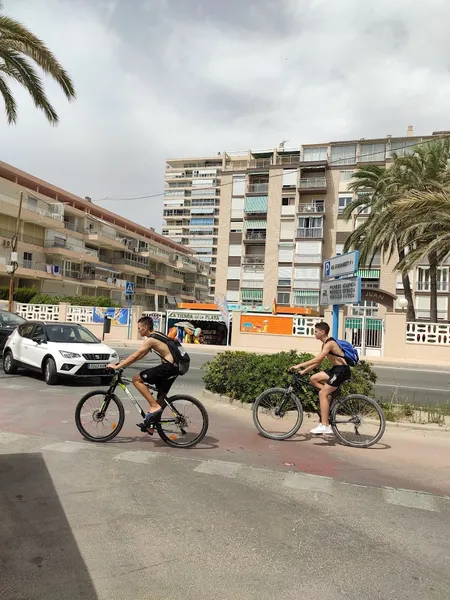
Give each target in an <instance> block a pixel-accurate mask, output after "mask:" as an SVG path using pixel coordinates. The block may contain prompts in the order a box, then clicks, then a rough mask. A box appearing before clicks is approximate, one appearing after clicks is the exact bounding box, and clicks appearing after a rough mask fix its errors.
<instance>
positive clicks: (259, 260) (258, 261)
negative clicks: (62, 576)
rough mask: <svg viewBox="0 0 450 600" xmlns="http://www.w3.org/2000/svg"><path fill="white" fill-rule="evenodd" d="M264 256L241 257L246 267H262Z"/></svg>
mask: <svg viewBox="0 0 450 600" xmlns="http://www.w3.org/2000/svg"><path fill="white" fill-rule="evenodd" d="M265 258H266V257H265V255H264V254H253V255H248V256H244V257H243V262H244V264H247V265H263V264H264V262H265Z"/></svg>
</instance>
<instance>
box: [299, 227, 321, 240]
mask: <svg viewBox="0 0 450 600" xmlns="http://www.w3.org/2000/svg"><path fill="white" fill-rule="evenodd" d="M296 237H297V238H323V228H322V227H310V228H308V227H300V228H299V229H297V235H296Z"/></svg>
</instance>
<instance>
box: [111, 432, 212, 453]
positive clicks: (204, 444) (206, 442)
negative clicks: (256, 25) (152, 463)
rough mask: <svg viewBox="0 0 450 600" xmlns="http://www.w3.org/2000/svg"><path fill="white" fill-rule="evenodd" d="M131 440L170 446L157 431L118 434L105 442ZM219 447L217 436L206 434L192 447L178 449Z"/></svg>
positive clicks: (158, 446)
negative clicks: (152, 432) (148, 433)
mask: <svg viewBox="0 0 450 600" xmlns="http://www.w3.org/2000/svg"><path fill="white" fill-rule="evenodd" d="M133 442H144V443H151V444H152V446H154V447H155V448H171V446H168V445H167V444H166V443H165V442H163V441H162V440H161V438H160V437H158V434H157V433H154V434H153V436H151V435H147V434H144V435H136V436H120V435H118V436H117V437H115V438H114V439H112V440H111V441H109V442H107V443H108V444H132V443H133ZM217 448H219V440H218V439H217V438H214V437H211V436H209V435H206V436H205V437H204V438H203V440H202V441H201V442H200V444H198V445H197V446H194V447H193V448H180V450H191V449H192V450H215V449H217Z"/></svg>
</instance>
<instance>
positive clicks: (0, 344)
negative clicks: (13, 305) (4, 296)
mask: <svg viewBox="0 0 450 600" xmlns="http://www.w3.org/2000/svg"><path fill="white" fill-rule="evenodd" d="M25 322H26V319H23V318H22V317H19V315H16V314H15V313H12V312H8V311H7V310H0V354H1V353H2V352H3V348H4V346H5V342H6V340H7V339H8V338H9V336H10V335H11V334H12V332H13V331H14V330H15V329H17V327H19V325H22V323H25Z"/></svg>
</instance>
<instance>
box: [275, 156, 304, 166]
mask: <svg viewBox="0 0 450 600" xmlns="http://www.w3.org/2000/svg"><path fill="white" fill-rule="evenodd" d="M299 162H300V154H289V155H287V156H283V155H278V156H277V165H294V164H297V163H299Z"/></svg>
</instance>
